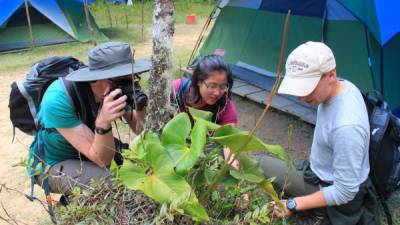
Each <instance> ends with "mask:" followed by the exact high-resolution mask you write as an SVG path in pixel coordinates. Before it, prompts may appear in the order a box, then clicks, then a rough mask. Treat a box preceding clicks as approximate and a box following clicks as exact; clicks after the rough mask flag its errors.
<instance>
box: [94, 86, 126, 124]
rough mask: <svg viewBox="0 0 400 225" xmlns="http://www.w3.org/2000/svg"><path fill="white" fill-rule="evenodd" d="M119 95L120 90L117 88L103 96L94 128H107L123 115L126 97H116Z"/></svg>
mask: <svg viewBox="0 0 400 225" xmlns="http://www.w3.org/2000/svg"><path fill="white" fill-rule="evenodd" d="M121 94H122V91H121V89H119V88H117V89H115V90H113V91H111V92H110V93H109V94H107V95H105V96H104V99H103V102H102V106H101V109H100V111H99V114H98V116H97V118H96V126H99V127H102V128H108V127H110V126H111V123H112V122H113V121H114V120H115V119H117V118H119V117H121V116H122V115H124V113H125V110H124V108H125V105H126V99H127V97H126V95H123V96H120V97H117V96H118V95H121Z"/></svg>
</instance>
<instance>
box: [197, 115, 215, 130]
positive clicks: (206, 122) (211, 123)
mask: <svg viewBox="0 0 400 225" xmlns="http://www.w3.org/2000/svg"><path fill="white" fill-rule="evenodd" d="M194 119H195V121H196V122H198V121H202V122H203V123H205V124H206V126H207V129H208V130H210V131H213V130H216V129H218V128H220V127H221V125H219V124H216V123H213V122H210V121H207V120H205V119H203V118H200V117H194Z"/></svg>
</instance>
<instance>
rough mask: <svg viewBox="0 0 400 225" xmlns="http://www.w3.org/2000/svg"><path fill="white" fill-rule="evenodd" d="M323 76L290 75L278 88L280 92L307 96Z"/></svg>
mask: <svg viewBox="0 0 400 225" xmlns="http://www.w3.org/2000/svg"><path fill="white" fill-rule="evenodd" d="M320 79H321V76H314V77H307V78H305V77H290V76H285V77H284V78H283V80H282V83H281V85H280V86H279V89H278V94H286V95H293V96H299V97H302V96H307V95H309V94H311V92H313V91H314V89H315V88H316V87H317V85H318V82H319V80H320Z"/></svg>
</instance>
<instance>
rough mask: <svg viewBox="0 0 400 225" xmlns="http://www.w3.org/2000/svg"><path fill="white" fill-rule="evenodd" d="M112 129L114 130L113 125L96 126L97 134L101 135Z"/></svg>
mask: <svg viewBox="0 0 400 225" xmlns="http://www.w3.org/2000/svg"><path fill="white" fill-rule="evenodd" d="M111 130H112V126H110V128H107V129H104V128H101V127H95V128H94V132H96V134H100V135H104V134H107V133H108V132H110V131H111Z"/></svg>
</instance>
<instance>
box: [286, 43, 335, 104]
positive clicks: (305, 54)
mask: <svg viewBox="0 0 400 225" xmlns="http://www.w3.org/2000/svg"><path fill="white" fill-rule="evenodd" d="M335 68H336V61H335V57H334V55H333V53H332V50H331V49H330V48H329V47H328V46H327V45H325V44H324V43H322V42H312V41H309V42H306V43H304V44H302V45H300V46H298V47H297V48H295V49H294V50H293V51H292V52H291V53H290V55H289V56H288V58H287V60H286V74H285V77H284V78H283V80H282V83H281V85H280V86H279V89H278V93H279V94H287V95H294V96H307V95H309V94H311V93H312V92H313V91H314V89H315V88H316V87H317V85H318V82H319V81H320V79H321V77H322V75H323V74H325V73H328V72H330V71H332V70H333V69H335Z"/></svg>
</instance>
